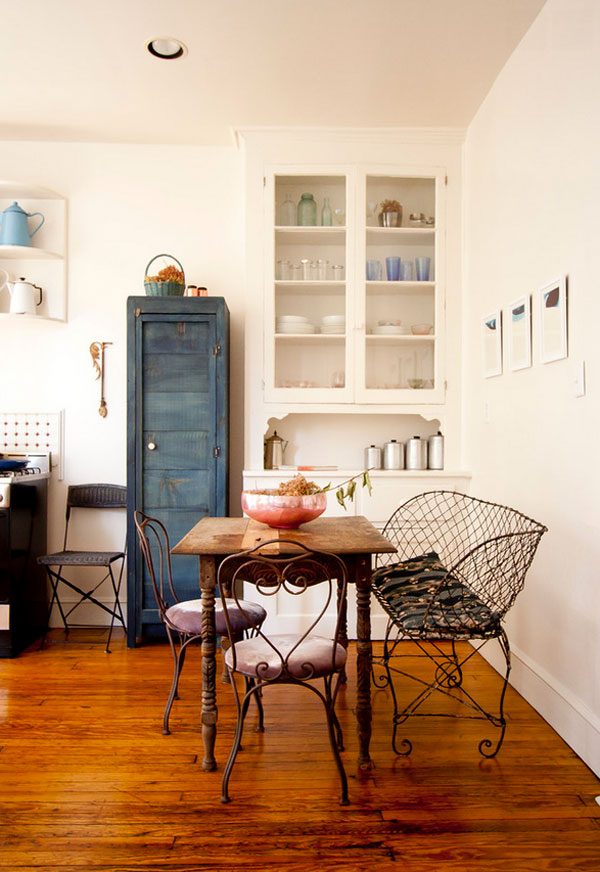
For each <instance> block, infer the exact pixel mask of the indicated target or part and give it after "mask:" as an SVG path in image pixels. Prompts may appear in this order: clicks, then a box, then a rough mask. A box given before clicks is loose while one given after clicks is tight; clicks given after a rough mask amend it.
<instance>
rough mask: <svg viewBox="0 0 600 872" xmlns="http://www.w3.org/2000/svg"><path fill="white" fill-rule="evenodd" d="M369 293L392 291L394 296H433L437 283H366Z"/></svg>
mask: <svg viewBox="0 0 600 872" xmlns="http://www.w3.org/2000/svg"><path fill="white" fill-rule="evenodd" d="M365 284H366V286H367V293H382V292H384V291H390V292H391V293H393V294H432V293H433V292H434V291H435V282H386V281H381V282H365Z"/></svg>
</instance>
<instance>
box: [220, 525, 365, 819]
mask: <svg viewBox="0 0 600 872" xmlns="http://www.w3.org/2000/svg"><path fill="white" fill-rule="evenodd" d="M273 545H277V546H278V552H277V553H275V554H274V553H272V552H271V553H269V548H270V547H271V546H273ZM288 545H289V546H291V549H292V554H291V555H290V554H289V553H288V554H281V553H280V549H281V547H282V546H283V547H285V548H287V546H288ZM217 579H218V581H219V589H220V591H221V598H222V603H223V614H224V617H225V624H226V628H227V634H228V636H229V640H230V647H229V649H228V650H227V651H226V653H225V664H226V666H227V669H228V670H229V674H230V676H231V683H232V685H233V688H234V693H235V700H236V706H237V712H238V718H237V729H236V734H235V739H234V742H233V746H232V748H231V753H230V755H229V759H228V761H227V765H226V767H225V771H224V774H223V783H222V793H221V802H229V800H230V797H229V779H230V776H231V772H232V770H233V766H234V763H235V760H236V757H237V754H238V751H239V750H240V744H241V741H242V732H243V729H244V719H245V717H246V713H247V711H248V704H249V701H250V699H251V697H252V696H255V697H256V698H257V699H258V698H259V696H260V694H261V692H262V691H263V689H264V688H265V687H268V686H270V685H273V684H291V685H296V686H298V687H304V688H306V689H307V690H310V691H311V692H312V693H314V694H315V695H316V696H317V697H318V698H319V699H320V700H321V702H322V703H323V707H324V709H325V715H326V718H327V728H328V732H329V741H330V744H331V749H332V751H333V756H334V759H335V763H336V766H337V769H338V773H339V777H340V782H341V798H340V804H341V805H347V804H348V782H347V778H346V773H345V770H344V765H343V763H342V759H341V756H340V750H343V739H342V730H341V727H340V724H339V721H338V719H337V716H336V714H335V701H336V697H337V692H338V688H339V685H340V674H341V672H342V670H343V668H344V665H345V663H346V650H345V648H344V647H343V645H342V644H341V643H340V640H341V639H342V632H343V631H342V615H343V607H342V606H343V604H344V603H345V599H346V588H347V577H346V569H345V567H344V564H343V563H342V561H341V560H340V559H339V558H338V557H337V556H336V555H334V554H329V553H324V552H317V551H311V550H309V549H308V548H306V547H305V546H303V545H301V544H299V543H297V542H291V541H288V540H285V539H279V540H270V541H268V542H263V543H261V544H260V545H258V546H257V547H256V548H253V549H250V550H248V551H245V552H242V553H241V554H233V555H231V556H230V557H227V558H225V560H224V561H223V562H222V563H221V565H220V567H219V572H218V576H217ZM228 579H230V581H231V584H232V588H233V591H234V599H235V589H236V581H237V580H242V579H243V581H244V582H245V583H247V584H248V583H249V584H254V585H255V587H256V589H257V591H258V592H259V593H260V594H262V595H263V596H276V595H277V594H278V593H279V592H281V591H285V592H287V593H289V594H291V595H293V596H301V595H302V594H304V593H307V592H308V591H310V589H311V588H312V587H313V585H317V584H318V585H324V586H325V595H324V603H323V605H322V608H321V609H320V611H319V612H318V614H317V615H316V616H313V617H312V618H311V625H310V627H309V628H308V629H307V630H306V631H305V632H304V633H302V634H298V635H293V634H286V635H271V634H269V635H267V634H266V633H265V632H264V631H263V629H262V628H259V629H258V630H257V633H256V636H255V637H253V638H252V639H245V640H243V641H237V640H236V638H235V629H236V627H235V622H234V617H235V611H234V612H232V609H231V605H230V601H228V600H227V599H226V598H225V596H224V593H223V591H224V586H225V581H226V580H228ZM336 595H339V596H338V603H339V605H338V607H337V613H336V616H335V619H334V623H335V627H334V631H333V633H331V632H327V631H324V630H322V629H321V632H323V633H324V635H320V634H317V632H316V631H318V630H319V629H320V627H322V625H323V624H324V621H325V620H326V619H327V618H326V612H327V609H328V607H329V605H330V603H332V602H335V601H336V600H335V598H336ZM235 604H236V606H237V608H239V609H241V610H242V611H243V610H244V605H243V603H242V602H241V601H238V600H237V599H235ZM236 673H239V674H240V675H242V676H243V678H244V692H243V695H242V697H241V699H240V693H239V690H238V687H237V684H236V681H235V674H236ZM317 679H322V680H323V690H322V691H321V690H320V689H319V688H318V687H316V686H315V685H314V684H313V682H314V681H316V680H317Z"/></svg>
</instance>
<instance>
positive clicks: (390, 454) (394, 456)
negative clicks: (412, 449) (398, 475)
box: [383, 439, 404, 469]
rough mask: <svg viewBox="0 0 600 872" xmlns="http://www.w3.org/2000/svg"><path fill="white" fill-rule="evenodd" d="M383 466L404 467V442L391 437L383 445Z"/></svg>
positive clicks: (386, 467)
mask: <svg viewBox="0 0 600 872" xmlns="http://www.w3.org/2000/svg"><path fill="white" fill-rule="evenodd" d="M383 468H384V469H404V444H403V443H402V442H397V441H396V440H395V439H390V441H389V442H386V443H385V445H384V446H383Z"/></svg>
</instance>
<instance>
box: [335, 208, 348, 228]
mask: <svg viewBox="0 0 600 872" xmlns="http://www.w3.org/2000/svg"><path fill="white" fill-rule="evenodd" d="M333 218H334V220H335V223H336V224H337V225H338V226H340V227H343V225H344V224H345V222H346V210H345V209H339V208H338V209H334V210H333Z"/></svg>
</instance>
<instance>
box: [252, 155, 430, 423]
mask: <svg viewBox="0 0 600 872" xmlns="http://www.w3.org/2000/svg"><path fill="white" fill-rule="evenodd" d="M445 181H446V179H445V173H444V171H443V170H441V169H439V168H432V169H429V170H428V169H426V168H425V169H421V168H419V169H415V168H403V167H390V166H377V167H370V166H368V165H364V166H360V165H359V166H346V167H344V166H339V167H331V166H323V167H315V166H311V168H310V171H307V170H306V169H303V168H302V167H298V166H295V167H293V166H287V167H286V166H283V167H282V166H278V167H271V168H269V169H268V170H267V172H266V174H265V178H264V186H265V206H266V208H265V222H266V223H265V228H264V239H265V246H264V252H265V263H264V277H265V279H264V343H265V346H264V362H265V367H264V395H265V401H266V402H274V403H281V402H289V403H293V404H296V403H325V404H330V403H336V404H337V403H348V404H369V403H376V404H393V405H396V406H398V405H402V406H405V405H409V406H410V405H413V404H419V405H422V404H424V403H425V404H428V403H441V402H443V400H444V379H445V377H444V368H443V361H444V355H443V348H444V332H445V324H444V289H445V276H444V264H445V252H444V240H445V231H444V220H445V197H444V192H445ZM303 193H310V194H312V195H313V197H314V200H315V201H316V204H317V225H316V226H308V227H306V226H298V225H297V224H292V225H290V224H287V223H286V224H283V223H282V221H283V220H286V218H287V219H289V211H288V212H287V214H286V205H285V204H287V207H288V210H289V204H290V202H291V203H293V204H297V203H298V201H299V200H300V197H301V195H302V194H303ZM386 199H387V200H397V201H399V202H400V203H401V205H402V223H401V226H398V227H384V226H381V224H380V218H379V215H380V204H381V203H382V202H383V201H384V200H386ZM326 200H327V203H328V205H329V207H330V209H331V215H332V224H331V225H330V226H329V225H327V226H323V224H322V223H321V221H322V210H323V206H324V204H325V201H326ZM413 213H414V214H417V215H422V216H423V221H422V223H421V224H418V223H416V222H414V221H413V222H411V221H410V215H411V214H413ZM427 220H429V222H430V223H429V224H427V223H426V221H427ZM392 257H395V258H400V261H401V264H402V265H403V272H402V273H401V278H400V279H398V280H388V275H387V259H388V258H392ZM417 259H420V264H421V265H422V264H423V263H425V264H427V266H428V268H429V274H428V275H426V276H423V274H421V276H420V279H419V280H418V279H417V273H416V266H417ZM424 259H427V260H425V261H424ZM368 260H369V261H374V262H375V269H376V266H377V264H379V265H380V268H381V276H378V275H377V272H374V273H373V272H372V273H371V276H370V278H369V279H367V269H366V264H367V261H368ZM407 266H408V270H410V273H411V274H409V275H407V270H406V267H407Z"/></svg>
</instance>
